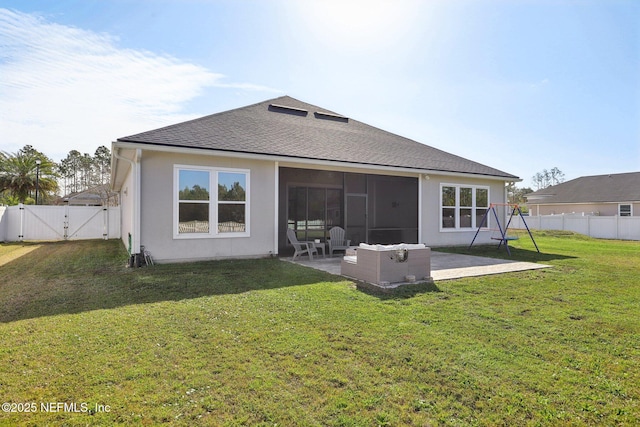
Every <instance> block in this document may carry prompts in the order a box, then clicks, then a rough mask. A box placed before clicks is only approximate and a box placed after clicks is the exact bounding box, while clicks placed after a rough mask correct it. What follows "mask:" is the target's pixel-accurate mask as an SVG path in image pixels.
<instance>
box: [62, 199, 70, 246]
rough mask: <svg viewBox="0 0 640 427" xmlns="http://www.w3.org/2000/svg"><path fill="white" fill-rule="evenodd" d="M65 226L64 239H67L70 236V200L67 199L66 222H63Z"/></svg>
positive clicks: (65, 206) (65, 204)
mask: <svg viewBox="0 0 640 427" xmlns="http://www.w3.org/2000/svg"><path fill="white" fill-rule="evenodd" d="M63 228H64V236H63V238H64V240H67V239H68V238H69V201H68V200H66V201H65V202H64V224H63Z"/></svg>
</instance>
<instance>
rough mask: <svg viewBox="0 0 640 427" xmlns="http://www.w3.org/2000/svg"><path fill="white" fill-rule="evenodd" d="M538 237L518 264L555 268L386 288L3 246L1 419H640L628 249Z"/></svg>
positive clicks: (223, 265) (634, 276)
mask: <svg viewBox="0 0 640 427" xmlns="http://www.w3.org/2000/svg"><path fill="white" fill-rule="evenodd" d="M536 240H537V242H538V245H539V246H540V249H541V251H542V252H543V254H537V253H536V252H534V251H532V250H531V249H532V248H533V245H532V244H531V242H530V241H528V239H525V238H524V237H523V238H521V239H520V240H518V241H515V242H512V248H513V250H512V252H513V256H512V258H514V259H520V260H527V261H534V262H542V263H545V264H551V265H553V266H554V267H553V268H552V269H544V270H536V271H529V272H521V273H510V274H503V275H498V276H488V277H480V278H469V279H462V280H454V281H446V282H438V283H436V284H435V285H431V286H428V287H425V288H422V289H420V288H418V287H414V288H412V289H407V290H405V291H404V292H403V293H402V294H399V295H376V294H372V293H366V292H363V291H361V290H359V289H357V288H356V287H355V286H354V284H353V283H352V282H350V281H347V280H344V279H342V278H340V277H336V276H331V275H328V274H325V273H321V272H317V271H313V270H308V269H305V268H304V267H300V266H297V265H293V264H290V263H287V262H282V261H279V260H275V259H274V260H251V261H225V262H203V263H195V264H178V265H160V266H155V267H151V268H141V269H127V268H125V261H126V251H125V250H124V248H123V247H122V244H121V243H120V242H117V241H106V242H105V241H84V242H66V243H51V244H39V245H37V246H35V245H34V246H35V247H28V248H23V247H22V246H29V245H17V244H16V245H13V244H10V245H6V244H5V245H0V261H2V258H3V257H4V259H5V261H6V262H5V263H4V265H1V266H0V403H3V402H8V403H10V405H8V407H7V406H3V408H8V409H10V410H12V409H13V410H23V411H24V410H25V409H30V410H31V412H29V413H25V412H20V413H17V412H13V413H12V412H0V425H11V426H14V425H34V426H35V425H38V426H42V425H71V426H75V425H78V426H79V425H82V426H84V425H105V426H107V425H114V424H121V425H158V424H163V423H167V424H171V425H185V426H193V425H198V424H204V425H228V426H237V425H251V426H254V425H263V426H274V425H278V426H316V425H317V426H378V425H381V426H386V425H389V426H404V425H415V426H424V425H434V426H435V425H459V426H467V425H486V426H494V425H504V426H514V425H535V426H537V425H549V426H556V425H576V426H581V425H638V424H640V387H639V384H640V338H639V337H640V243H638V242H620V241H605V240H594V239H589V238H585V237H582V236H576V235H565V234H561V233H551V232H548V233H544V232H539V233H536ZM27 249H32V250H31V251H28V250H27ZM18 251H23V252H24V254H23V255H22V256H19V257H16V256H15V255H16V254H20V253H21V252H18ZM458 251H460V250H458ZM462 251H463V252H465V250H462ZM471 253H474V254H479V255H488V256H505V253H504V251H497V250H496V249H495V247H478V248H476V247H474V248H473V249H472V250H471ZM11 254H13V255H14V256H13V258H12V259H9V258H7V257H9V256H11ZM0 264H2V263H1V262H0ZM32 403H34V404H35V405H33V406H32V405H31V404H32ZM58 403H59V405H58ZM64 404H66V405H67V407H66V408H65V407H64ZM74 404H75V406H73V405H74ZM96 405H98V406H96ZM46 409H48V410H49V412H46V411H45V410H46ZM52 409H53V410H55V411H56V412H53V410H52ZM73 410H75V411H76V412H73Z"/></svg>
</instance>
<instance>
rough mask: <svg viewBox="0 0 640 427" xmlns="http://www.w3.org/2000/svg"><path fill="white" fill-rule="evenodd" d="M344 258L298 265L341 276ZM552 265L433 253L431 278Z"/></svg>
mask: <svg viewBox="0 0 640 427" xmlns="http://www.w3.org/2000/svg"><path fill="white" fill-rule="evenodd" d="M341 260H342V257H336V258H322V257H315V258H314V259H313V261H309V260H307V259H302V260H299V261H295V262H296V263H297V264H300V265H304V266H307V267H311V268H315V269H316V270H322V271H326V272H327V273H331V274H335V275H338V276H339V275H340V261H341ZM548 267H551V266H550V265H545V264H536V263H532V262H520V261H510V260H505V259H496V258H486V257H479V256H472V255H460V254H449V253H445V252H437V251H431V277H433V280H434V281H438V280H451V279H460V278H463V277H473V276H487V275H490V274H500V273H511V272H514V271H525V270H536V269H539V268H548Z"/></svg>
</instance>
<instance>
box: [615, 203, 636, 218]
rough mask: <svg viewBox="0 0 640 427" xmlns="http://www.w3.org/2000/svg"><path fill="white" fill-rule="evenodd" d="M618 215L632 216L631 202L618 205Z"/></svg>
mask: <svg viewBox="0 0 640 427" xmlns="http://www.w3.org/2000/svg"><path fill="white" fill-rule="evenodd" d="M618 215H620V216H632V215H633V210H632V208H631V205H630V204H624V205H622V204H621V205H618Z"/></svg>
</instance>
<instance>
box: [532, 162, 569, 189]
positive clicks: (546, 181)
mask: <svg viewBox="0 0 640 427" xmlns="http://www.w3.org/2000/svg"><path fill="white" fill-rule="evenodd" d="M531 181H532V183H533V185H534V187H535V188H536V190H542V189H543V188H547V187H550V186H552V185H557V184H560V183H561V182H564V173H563V172H562V171H561V170H560V169H558V168H557V167H554V168H553V169H551V170H550V171H549V170H547V169H543V170H542V172H538V173H536V174H535V175H534V176H532V177H531Z"/></svg>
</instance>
